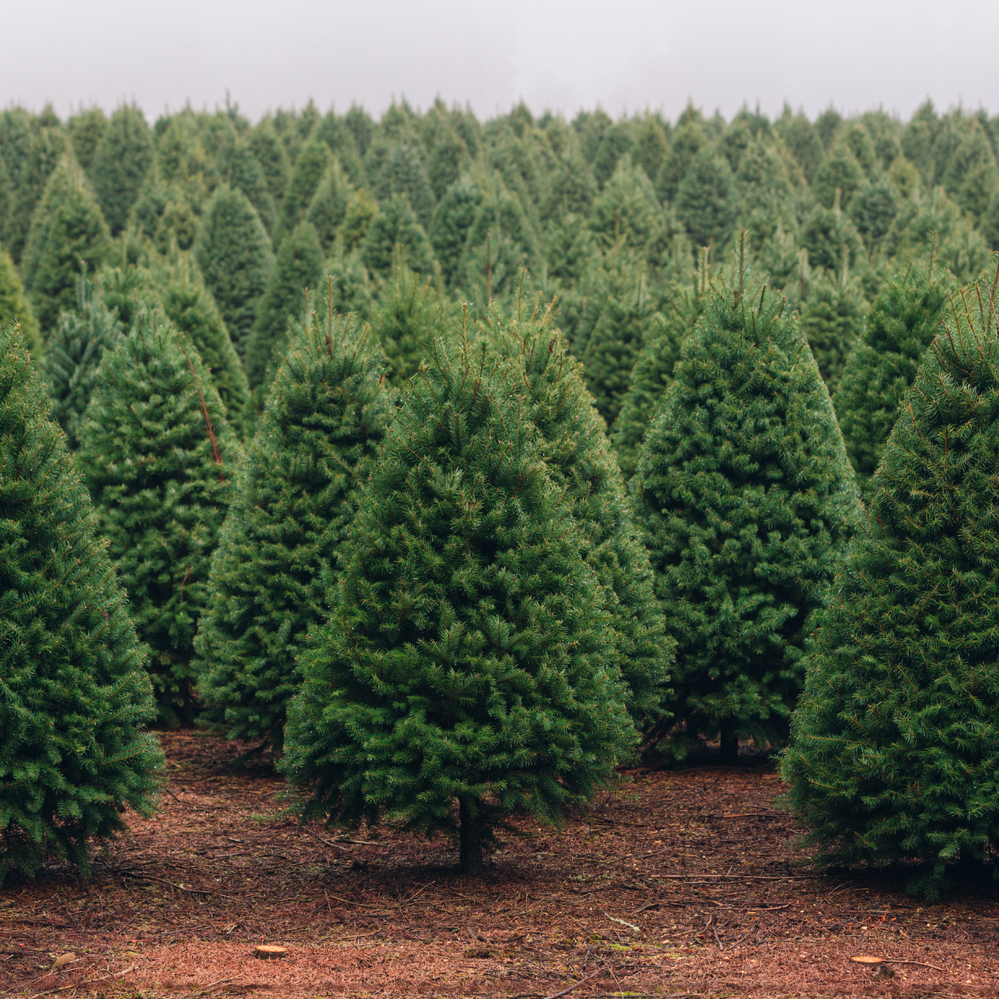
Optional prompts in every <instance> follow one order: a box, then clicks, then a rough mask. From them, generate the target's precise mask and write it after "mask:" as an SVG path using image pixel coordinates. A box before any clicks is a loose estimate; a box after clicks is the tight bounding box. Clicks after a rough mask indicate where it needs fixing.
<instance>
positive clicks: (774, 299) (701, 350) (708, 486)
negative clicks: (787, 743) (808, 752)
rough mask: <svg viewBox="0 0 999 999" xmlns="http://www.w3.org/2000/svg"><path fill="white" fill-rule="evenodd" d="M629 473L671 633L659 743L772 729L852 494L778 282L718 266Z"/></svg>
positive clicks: (677, 749)
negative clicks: (671, 720)
mask: <svg viewBox="0 0 999 999" xmlns="http://www.w3.org/2000/svg"><path fill="white" fill-rule="evenodd" d="M634 488H635V491H636V496H637V499H638V503H639V516H640V518H641V520H642V521H643V523H644V527H645V531H646V543H647V545H648V547H649V553H650V557H651V561H652V568H653V570H654V571H655V573H656V578H657V585H658V593H657V595H658V596H659V598H660V600H661V601H662V605H663V612H664V614H665V615H666V621H667V623H668V625H669V628H670V631H671V633H672V634H673V636H674V637H675V638H676V639H677V642H678V645H677V654H676V668H675V670H674V674H673V682H674V688H675V691H676V708H675V711H676V715H677V719H678V720H679V721H681V722H683V729H682V731H681V732H679V733H678V734H677V736H676V737H675V739H674V740H673V742H672V744H671V745H670V747H669V749H670V751H671V752H673V753H674V754H675V755H678V756H682V755H683V753H684V752H685V751H686V749H687V747H688V746H689V745H690V744H691V743H692V742H694V741H696V739H697V736H698V735H705V736H708V737H712V736H718V735H719V733H720V737H721V746H722V755H723V758H724V759H727V760H729V761H733V760H734V759H735V756H736V753H737V752H738V740H739V739H740V738H752V739H753V740H755V741H756V742H758V743H767V742H773V741H777V740H780V739H783V738H785V737H786V736H787V733H788V724H789V719H790V714H791V711H792V709H793V708H794V703H795V700H796V698H797V696H798V693H799V690H800V687H801V681H802V669H801V664H800V660H801V654H802V648H803V645H804V640H805V636H806V635H807V634H808V633H809V631H810V629H811V617H812V612H813V611H815V610H817V609H818V608H819V607H820V606H821V602H822V599H823V594H824V591H825V588H826V587H827V586H828V585H829V584H830V583H831V582H832V579H833V573H834V571H835V568H836V562H837V558H838V556H839V553H840V551H841V549H842V548H843V546H844V544H845V543H846V541H847V540H848V538H849V536H850V532H851V530H852V529H853V527H854V525H855V522H856V520H857V518H858V517H859V514H860V510H859V503H858V497H857V495H856V485H855V481H854V478H853V474H852V470H851V468H850V464H849V461H848V460H847V457H846V452H845V450H844V448H843V439H842V437H841V435H840V432H839V428H838V426H837V425H836V418H835V416H834V414H833V410H832V406H831V404H830V402H829V394H828V392H827V390H826V387H825V385H824V384H823V383H822V380H821V378H820V377H819V372H818V368H817V367H816V365H815V361H814V359H813V357H812V355H811V351H810V350H809V349H808V344H807V343H806V342H805V340H804V338H803V337H802V335H801V331H800V330H799V329H798V324H797V322H796V320H795V319H794V316H793V314H791V315H788V314H787V312H786V311H785V307H784V302H783V300H782V299H781V298H780V296H778V295H775V294H774V293H773V292H771V291H769V290H768V289H767V288H766V286H765V285H764V286H763V287H762V289H761V288H759V287H756V288H752V289H750V288H746V290H745V293H744V292H743V287H742V286H741V282H740V285H737V286H736V287H735V288H734V289H730V288H728V287H726V285H725V284H724V283H723V282H722V283H719V284H718V285H716V286H715V287H714V288H713V289H712V292H711V293H710V295H709V300H708V303H707V306H706V308H705V311H704V314H703V315H702V316H701V319H700V321H699V322H698V324H697V325H696V326H695V327H694V330H693V332H692V333H691V335H690V336H689V337H688V338H687V340H686V342H685V343H684V345H683V347H682V349H681V352H680V360H679V361H678V362H677V364H676V367H675V368H674V369H673V381H672V382H671V383H670V386H669V388H668V389H667V391H666V396H665V399H664V400H663V405H662V408H661V409H660V411H659V415H658V416H657V417H656V418H655V420H654V422H653V424H652V426H651V427H650V428H649V431H648V433H647V434H646V437H645V443H644V445H643V448H642V454H641V458H640V460H639V463H638V471H637V475H636V479H635V482H634Z"/></svg>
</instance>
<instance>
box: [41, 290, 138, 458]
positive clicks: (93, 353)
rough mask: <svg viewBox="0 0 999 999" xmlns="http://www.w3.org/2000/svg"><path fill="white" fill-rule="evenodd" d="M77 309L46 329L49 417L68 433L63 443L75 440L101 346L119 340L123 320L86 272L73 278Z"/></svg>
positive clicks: (74, 443)
mask: <svg viewBox="0 0 999 999" xmlns="http://www.w3.org/2000/svg"><path fill="white" fill-rule="evenodd" d="M76 294H77V302H76V309H75V310H72V311H67V312H63V313H61V314H60V316H59V321H58V322H57V323H56V325H55V329H53V330H52V332H51V333H50V334H49V341H48V344H47V347H46V351H45V382H46V385H47V387H48V392H49V398H50V399H51V401H52V417H53V419H55V420H56V421H57V422H58V423H59V426H61V427H62V429H63V432H64V433H65V434H66V446H67V447H68V448H69V449H70V450H73V449H75V448H76V446H77V436H78V433H79V429H80V421H81V420H82V419H83V414H84V412H85V411H86V408H87V403H89V402H90V394H91V392H93V389H94V381H95V380H96V378H97V369H98V367H99V366H100V363H101V358H102V357H103V356H104V351H105V350H108V349H110V348H111V347H112V346H113V345H114V344H115V343H117V342H118V340H119V338H120V337H121V335H122V325H121V322H120V321H119V319H118V316H117V314H116V313H115V312H113V311H111V310H109V309H108V308H107V306H106V305H105V303H104V301H103V299H102V298H101V295H100V291H99V289H98V288H97V287H96V286H95V284H94V282H93V281H92V280H90V279H89V278H88V277H87V276H86V275H82V276H81V277H80V279H79V281H78V284H77V293H76Z"/></svg>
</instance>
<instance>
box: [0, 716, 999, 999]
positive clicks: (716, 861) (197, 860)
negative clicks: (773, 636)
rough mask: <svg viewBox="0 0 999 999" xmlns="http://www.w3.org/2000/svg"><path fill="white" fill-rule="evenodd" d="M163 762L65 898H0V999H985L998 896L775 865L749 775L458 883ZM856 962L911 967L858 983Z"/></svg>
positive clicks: (72, 879) (676, 789) (777, 837)
mask: <svg viewBox="0 0 999 999" xmlns="http://www.w3.org/2000/svg"><path fill="white" fill-rule="evenodd" d="M163 743H164V746H165V748H166V752H167V756H168V760H169V775H170V780H169V784H168V790H167V793H166V794H165V795H164V800H163V811H162V813H161V814H160V815H159V816H158V817H157V818H156V819H154V820H152V821H143V820H139V819H133V820H132V822H131V831H132V839H131V841H129V842H121V843H119V844H117V845H116V846H115V847H114V848H113V849H112V850H110V851H108V852H107V853H106V854H105V855H104V856H102V857H101V858H100V859H99V860H98V862H97V863H96V864H95V873H94V876H93V878H92V879H91V880H90V881H89V882H82V881H80V880H79V879H78V878H77V877H76V876H75V874H74V873H73V872H72V871H70V870H68V869H66V868H63V867H56V866H53V867H51V868H47V869H45V870H44V871H43V872H42V873H41V874H40V875H39V876H38V877H37V878H36V879H35V880H34V881H27V880H18V879H17V877H16V876H15V877H14V878H13V879H10V880H8V882H7V884H6V885H5V886H4V887H3V888H2V889H0V995H2V996H42V995H57V996H67V997H69V996H76V995H80V996H82V995H87V996H89V997H91V999H96V997H101V996H105V997H113V999H124V997H126V996H127V997H137V996H141V997H144V999H145V997H165V996H188V997H208V996H250V995H260V996H269V995H273V996H282V997H285V996H287V997H299V996H301V997H306V996H308V997H316V996H342V995H350V996H382V997H389V996H502V997H511V999H512V997H516V996H519V997H521V999H528V997H531V999H541V997H546V996H548V997H550V996H556V995H561V994H562V993H563V991H564V990H567V989H568V988H569V987H570V986H574V987H573V989H572V991H571V992H570V993H568V994H569V995H570V997H571V999H595V997H597V996H701V997H705V999H707V997H713V999H714V997H722V996H739V997H757V999H774V997H792V996H794V997H797V996H837V997H846V996H856V997H861V996H863V997H869V996H885V997H888V996H892V997H894V996H899V997H902V996H904V997H924V999H926V997H931V996H934V997H937V996H939V997H944V996H958V995H961V996H969V995H970V996H990V997H995V996H999V948H997V943H999V935H997V925H999V924H997V921H999V891H997V890H995V888H994V887H993V886H992V885H991V884H988V883H981V882H977V883H972V884H968V883H965V884H959V885H958V887H957V889H956V890H955V891H954V893H953V894H951V895H950V896H949V897H948V898H946V899H945V900H944V901H943V902H942V903H940V904H937V905H926V904H925V903H923V902H920V901H917V900H914V899H912V898H909V897H908V896H906V895H905V893H904V891H903V888H904V883H905V879H904V876H903V874H902V873H899V874H898V875H883V874H882V875H869V874H856V873H854V874H851V875H849V876H847V875H838V876H834V875H829V874H815V873H813V872H811V871H810V870H809V869H807V868H801V867H797V866H795V862H796V861H797V860H799V859H800V854H799V853H798V852H797V851H796V850H795V848H794V846H793V843H792V839H793V836H794V833H795V830H794V828H793V823H792V822H791V820H790V819H789V818H788V817H787V816H786V815H784V814H782V813H781V812H779V811H777V810H776V809H775V805H774V800H775V797H776V796H777V795H778V794H779V792H780V790H781V785H780V782H779V781H778V779H777V777H776V775H775V774H774V772H773V769H772V767H771V766H769V765H768V764H765V763H757V764H755V765H749V766H746V767H745V768H740V769H723V768H717V767H704V768H701V769H694V770H687V771H684V772H670V771H660V772H655V773H637V772H636V773H633V774H631V775H628V776H629V777H630V779H629V780H626V782H624V783H622V785H621V786H620V787H618V788H616V789H615V790H613V791H611V792H607V793H604V794H602V795H601V796H600V797H599V799H598V800H597V802H596V804H595V806H594V808H593V810H592V811H591V812H589V813H587V814H582V815H579V816H576V817H574V818H573V819H572V820H571V821H570V823H569V825H568V828H567V829H565V830H563V831H552V830H549V829H544V828H539V827H538V826H537V825H536V824H535V823H534V822H532V821H530V820H527V819H520V818H518V819H516V820H515V825H516V826H517V827H518V828H519V829H520V830H521V831H522V832H523V833H524V834H525V835H524V837H523V838H513V839H510V840H509V842H508V843H507V845H506V846H505V848H504V849H502V851H501V852H499V853H498V854H497V855H496V856H495V858H494V862H493V863H492V865H491V866H490V867H489V869H488V870H487V872H486V873H485V875H484V876H483V877H481V878H478V879H472V878H467V877H462V876H460V875H459V874H457V873H456V870H455V864H456V855H455V851H454V850H453V849H451V848H450V847H449V845H448V844H447V843H446V842H444V841H443V840H441V841H436V840H435V841H432V842H427V841H426V840H422V839H419V838H417V837H413V836H402V835H398V834H395V833H393V832H392V831H391V830H385V829H382V830H377V831H374V832H371V833H362V834H359V835H355V836H344V835H342V834H341V833H339V832H336V831H330V830H324V829H322V828H321V827H319V826H308V827H304V828H300V827H299V826H298V825H297V824H296V822H295V821H294V820H293V819H292V818H290V817H288V816H286V815H284V814H282V808H283V807H284V805H283V803H282V802H281V801H280V797H279V796H280V794H281V792H282V789H283V785H282V782H281V781H280V779H279V778H277V777H276V776H275V775H274V774H273V772H272V771H271V770H270V768H269V766H268V764H267V761H266V760H260V761H257V762H255V763H251V764H249V765H248V766H247V767H245V768H239V767H234V766H233V763H232V761H233V758H234V757H235V756H236V753H237V751H238V747H234V746H232V745H229V744H225V743H222V742H219V741H218V740H216V739H213V738H210V737H206V736H204V735H201V734H196V733H193V732H177V733H170V734H165V735H164V736H163ZM261 943H272V944H280V945H283V946H285V947H286V948H287V950H288V955H287V958H286V959H285V960H283V961H259V960H255V959H254V957H253V948H254V946H255V945H256V944H261ZM70 952H71V953H73V954H75V955H76V960H75V961H71V962H70V963H68V964H66V965H65V966H64V967H61V968H58V969H53V968H52V966H53V962H54V959H55V958H56V957H57V956H59V955H62V954H66V953H70ZM858 954H873V955H877V956H881V957H884V958H887V959H895V961H896V962H902V961H904V962H911V963H893V964H890V965H889V967H890V968H891V969H892V970H893V971H894V976H893V977H883V978H874V977H872V975H871V972H870V970H869V969H867V968H864V967H862V966H860V965H858V964H854V963H851V962H850V960H849V958H850V957H851V956H852V955H858ZM926 965H932V966H933V967H927V966H926Z"/></svg>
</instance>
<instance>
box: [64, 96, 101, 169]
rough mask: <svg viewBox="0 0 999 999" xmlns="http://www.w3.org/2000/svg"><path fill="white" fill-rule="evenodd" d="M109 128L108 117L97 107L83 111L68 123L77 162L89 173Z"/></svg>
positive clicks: (67, 127) (67, 126) (67, 128)
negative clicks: (95, 154)
mask: <svg viewBox="0 0 999 999" xmlns="http://www.w3.org/2000/svg"><path fill="white" fill-rule="evenodd" d="M107 127H108V119H107V115H106V114H105V113H104V112H103V110H101V108H99V107H97V106H94V107H89V108H85V109H81V110H80V111H78V112H77V113H76V114H74V115H73V116H72V117H71V118H70V119H69V121H68V122H66V130H67V131H68V132H69V141H70V142H71V143H72V145H73V154H74V155H75V156H76V162H77V163H79V164H80V166H81V167H83V169H84V170H86V171H88V172H89V170H90V165H91V164H92V163H93V161H94V153H95V152H96V151H97V147H98V146H99V145H100V142H101V139H102V138H103V137H104V133H105V132H106V131H107Z"/></svg>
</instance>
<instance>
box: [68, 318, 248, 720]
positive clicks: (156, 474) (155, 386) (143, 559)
mask: <svg viewBox="0 0 999 999" xmlns="http://www.w3.org/2000/svg"><path fill="white" fill-rule="evenodd" d="M79 439H80V444H79V448H78V449H77V452H76V454H77V458H78V460H79V467H80V469H81V471H82V473H83V477H84V481H85V483H86V485H87V487H88V488H89V490H90V494H91V495H92V496H93V498H94V505H95V506H96V508H97V513H98V519H99V524H100V529H101V533H102V534H103V535H104V536H105V537H106V538H108V540H109V542H110V554H111V558H112V559H113V560H114V562H115V564H116V566H117V570H118V576H119V578H120V579H121V581H122V584H123V585H124V587H125V589H126V590H127V591H128V596H129V606H130V608H131V612H132V617H133V619H134V621H135V624H136V628H137V630H138V633H139V637H140V638H141V639H142V640H143V641H144V642H146V643H147V644H148V645H149V646H150V651H151V662H150V674H151V676H152V680H153V687H154V690H155V693H156V699H157V707H158V710H159V715H158V718H159V720H160V721H161V722H166V723H170V724H176V723H177V722H178V721H183V720H189V719H190V718H191V715H192V708H193V705H192V697H191V682H192V678H193V676H194V672H193V669H192V667H191V658H192V656H193V653H194V646H193V642H194V634H195V631H196V630H197V626H198V619H199V617H200V616H201V614H202V612H203V611H204V608H205V605H206V601H207V582H208V570H209V564H210V560H211V556H212V553H213V552H214V550H215V548H216V546H217V544H218V536H219V530H220V529H221V527H222V521H223V519H224V518H225V513H226V509H227V507H228V505H229V501H230V496H231V491H232V484H231V477H232V472H233V469H234V467H235V466H236V464H237V461H238V458H239V452H238V445H237V443H236V439H235V436H234V434H233V432H232V430H231V429H230V427H229V424H228V422H227V421H226V418H225V411H224V408H223V406H222V402H221V400H220V399H219V395H218V392H217V391H216V390H215V387H214V386H213V385H212V382H211V378H210V376H209V374H208V372H207V371H206V370H205V369H204V367H203V366H202V364H201V359H200V358H199V357H198V354H197V351H195V349H194V347H193V345H192V344H191V342H190V341H189V340H188V339H187V338H186V337H185V336H183V335H182V334H180V333H178V331H177V330H176V329H175V328H174V327H173V326H172V324H170V323H169V322H168V321H166V320H164V319H163V317H162V316H161V315H160V316H158V315H157V314H156V313H152V314H150V313H146V314H145V315H143V316H140V317H139V322H138V323H137V324H136V325H135V326H133V328H132V329H131V330H130V331H129V333H128V335H127V336H125V337H122V338H121V339H120V340H118V341H117V343H115V344H114V346H113V347H112V348H111V350H110V351H106V352H105V355H104V359H103V362H102V363H101V365H100V368H99V369H98V372H97V379H96V384H95V385H94V389H93V392H92V394H91V396H90V403H89V405H88V406H87V411H86V413H85V414H84V419H83V422H82V424H81V426H80V430H79Z"/></svg>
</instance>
